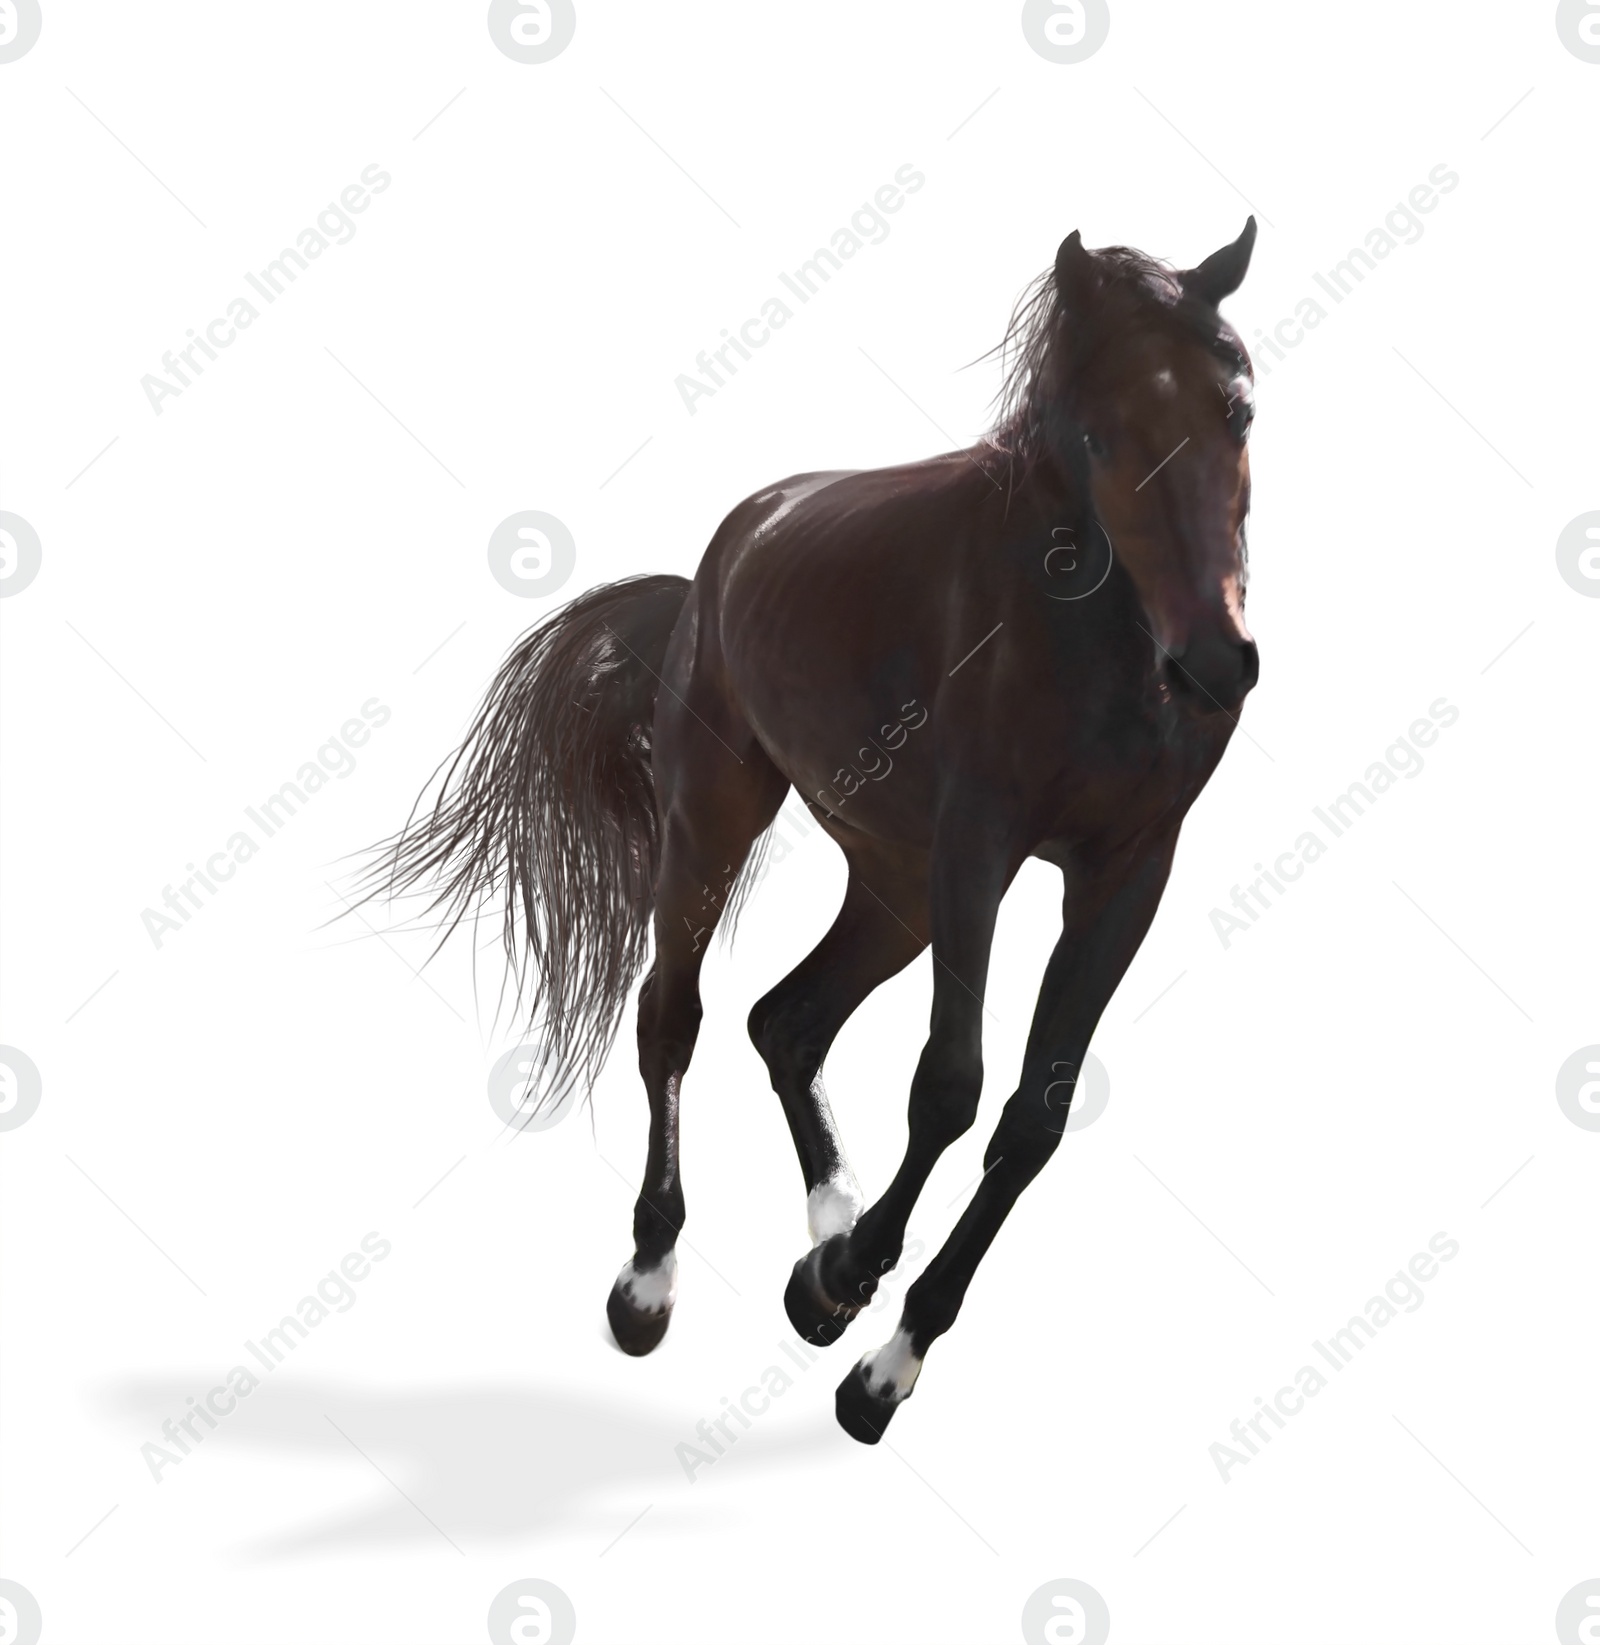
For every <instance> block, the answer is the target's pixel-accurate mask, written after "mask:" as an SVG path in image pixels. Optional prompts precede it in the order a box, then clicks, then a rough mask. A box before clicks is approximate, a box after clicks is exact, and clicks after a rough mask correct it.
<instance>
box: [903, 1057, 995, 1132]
mask: <svg viewBox="0 0 1600 1645" xmlns="http://www.w3.org/2000/svg"><path fill="white" fill-rule="evenodd" d="M982 1092H983V1058H982V1056H981V1055H980V1054H979V1053H978V1052H976V1051H967V1052H953V1051H950V1050H948V1049H944V1048H938V1049H936V1048H935V1046H934V1045H933V1042H932V1041H930V1042H929V1044H928V1047H927V1049H926V1050H924V1052H923V1054H922V1061H921V1062H920V1063H919V1064H918V1065H917V1073H916V1077H915V1078H914V1079H913V1080H912V1082H911V1126H912V1130H913V1132H916V1133H920V1134H921V1135H922V1136H924V1137H925V1138H926V1139H927V1140H928V1141H929V1142H930V1143H931V1144H932V1145H933V1146H934V1147H936V1148H939V1149H941V1150H942V1149H945V1148H948V1147H949V1146H950V1144H951V1143H953V1142H954V1141H955V1140H956V1139H957V1138H958V1137H961V1136H964V1135H965V1134H966V1133H967V1132H968V1131H970V1130H971V1129H972V1125H973V1122H974V1121H975V1120H976V1119H977V1117H978V1098H979V1097H980V1095H981V1094H982Z"/></svg>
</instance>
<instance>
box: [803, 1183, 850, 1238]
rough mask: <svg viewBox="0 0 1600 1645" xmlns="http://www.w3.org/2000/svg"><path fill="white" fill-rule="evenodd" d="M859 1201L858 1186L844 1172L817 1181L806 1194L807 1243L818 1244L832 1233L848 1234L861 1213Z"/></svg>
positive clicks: (830, 1236) (832, 1234) (832, 1235)
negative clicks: (824, 1180)
mask: <svg viewBox="0 0 1600 1645" xmlns="http://www.w3.org/2000/svg"><path fill="white" fill-rule="evenodd" d="M863 1203H864V1202H863V1200H862V1198H861V1188H860V1185H859V1184H858V1183H857V1182H856V1179H855V1178H854V1177H853V1176H852V1175H851V1174H850V1173H849V1172H848V1171H843V1172H840V1173H838V1174H837V1175H835V1176H832V1177H830V1178H829V1179H828V1180H827V1181H826V1182H819V1183H818V1184H817V1186H816V1187H815V1188H813V1189H812V1190H811V1192H810V1193H809V1194H808V1195H807V1196H806V1224H807V1226H808V1227H809V1229H810V1231H811V1243H812V1244H813V1245H821V1244H822V1243H823V1241H825V1240H829V1239H832V1238H833V1237H834V1235H835V1234H848V1233H849V1232H850V1230H851V1229H852V1228H854V1227H855V1225H856V1221H857V1219H858V1218H859V1217H860V1215H861V1212H862V1208H863Z"/></svg>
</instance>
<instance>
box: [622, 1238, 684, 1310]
mask: <svg viewBox="0 0 1600 1645" xmlns="http://www.w3.org/2000/svg"><path fill="white" fill-rule="evenodd" d="M617 1286H618V1288H619V1289H620V1290H621V1292H622V1294H623V1296H625V1297H626V1298H627V1299H628V1301H629V1302H630V1303H632V1304H633V1306H634V1307H635V1308H638V1309H640V1310H641V1311H643V1312H644V1313H647V1314H659V1313H660V1312H661V1311H662V1310H663V1309H665V1308H670V1307H671V1306H672V1305H673V1303H674V1302H675V1301H676V1300H677V1296H678V1254H677V1252H676V1251H668V1252H667V1254H666V1256H665V1257H664V1258H663V1259H662V1261H661V1266H660V1267H659V1268H646V1269H644V1270H642V1271H641V1270H639V1269H637V1268H635V1267H634V1266H633V1259H632V1257H630V1258H629V1259H628V1260H627V1261H626V1262H625V1263H623V1265H622V1272H621V1273H620V1274H618V1275H617Z"/></svg>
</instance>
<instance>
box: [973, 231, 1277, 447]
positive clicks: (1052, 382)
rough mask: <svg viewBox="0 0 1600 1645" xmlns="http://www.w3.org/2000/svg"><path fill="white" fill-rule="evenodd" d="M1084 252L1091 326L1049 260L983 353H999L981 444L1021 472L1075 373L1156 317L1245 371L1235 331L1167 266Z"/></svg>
mask: <svg viewBox="0 0 1600 1645" xmlns="http://www.w3.org/2000/svg"><path fill="white" fill-rule="evenodd" d="M1089 255H1090V256H1091V257H1092V258H1093V259H1094V263H1095V273H1096V275H1097V279H1098V283H1097V287H1096V295H1095V313H1094V319H1093V322H1092V323H1091V324H1087V325H1084V324H1081V323H1074V321H1073V320H1072V318H1071V316H1070V315H1069V314H1068V312H1067V308H1066V304H1065V302H1064V301H1063V298H1062V295H1061V291H1060V288H1059V287H1058V285H1057V284H1056V275H1055V267H1054V265H1052V266H1051V267H1049V268H1047V269H1046V270H1045V271H1044V272H1043V273H1042V274H1040V275H1039V276H1038V277H1037V278H1036V279H1034V280H1032V281H1031V282H1030V283H1029V284H1028V286H1027V288H1026V289H1025V290H1024V291H1023V293H1022V295H1021V296H1020V297H1019V298H1018V299H1017V303H1016V307H1015V308H1014V309H1013V310H1012V312H1011V321H1010V324H1009V325H1008V326H1007V327H1006V332H1005V335H1004V336H1003V337H1002V338H1001V339H1000V341H999V342H998V343H997V344H995V346H994V347H993V348H992V349H990V350H989V352H988V353H987V354H985V355H982V356H981V358H982V359H985V360H989V359H996V358H998V359H999V361H1000V366H1001V384H1000V390H999V392H998V393H997V394H996V395H995V399H994V422H993V424H992V426H991V427H990V429H989V431H988V433H987V434H985V435H984V436H983V440H982V443H983V444H985V445H987V446H989V447H991V448H992V449H993V450H995V451H997V452H999V453H1000V454H1001V455H1002V456H1004V457H1006V458H1008V459H1011V460H1014V461H1016V462H1020V463H1021V465H1022V467H1023V468H1024V470H1026V469H1028V468H1031V467H1032V465H1033V464H1034V463H1035V462H1036V461H1037V460H1038V458H1039V457H1040V456H1042V455H1043V454H1044V452H1045V450H1046V448H1047V447H1048V444H1049V430H1050V429H1051V428H1052V427H1059V426H1060V424H1061V422H1062V420H1063V419H1062V402H1063V399H1064V398H1065V390H1066V388H1067V385H1068V384H1069V383H1070V382H1071V381H1072V379H1073V378H1074V377H1076V375H1077V373H1078V372H1079V371H1080V370H1081V369H1082V368H1083V366H1084V365H1085V364H1086V363H1087V362H1088V361H1089V359H1091V358H1092V357H1093V355H1095V354H1096V353H1097V352H1098V351H1099V350H1100V349H1101V348H1103V347H1104V346H1106V345H1107V344H1108V343H1109V342H1111V341H1113V340H1115V339H1117V338H1120V337H1123V336H1126V335H1127V334H1128V333H1130V332H1132V331H1135V330H1145V331H1148V330H1149V329H1150V323H1151V321H1152V320H1153V319H1154V320H1155V321H1156V323H1157V324H1161V323H1163V321H1164V322H1165V324H1167V325H1168V326H1169V327H1170V326H1173V325H1176V326H1177V327H1178V328H1179V329H1181V330H1183V331H1185V332H1188V333H1189V334H1190V335H1192V336H1193V337H1195V338H1196V339H1197V340H1198V341H1200V342H1202V343H1204V344H1205V345H1206V346H1207V347H1209V348H1210V349H1211V350H1212V352H1213V353H1215V354H1218V355H1220V356H1221V357H1222V358H1223V359H1224V360H1226V361H1227V362H1228V363H1229V364H1233V365H1237V366H1238V367H1239V368H1240V369H1241V370H1246V371H1248V370H1249V359H1248V356H1246V354H1245V352H1244V348H1243V345H1242V344H1241V343H1240V342H1239V339H1238V337H1237V335H1236V334H1235V333H1234V331H1233V328H1232V327H1231V326H1229V325H1228V324H1227V323H1226V322H1225V321H1223V320H1222V319H1221V318H1220V317H1219V316H1218V314H1217V311H1216V310H1215V309H1214V308H1211V307H1209V306H1208V305H1206V304H1204V303H1202V302H1199V301H1197V300H1196V299H1194V298H1192V297H1189V296H1187V295H1186V294H1185V292H1184V289H1183V285H1182V283H1181V281H1180V279H1179V276H1178V271H1177V270H1176V269H1175V268H1174V267H1173V266H1172V265H1171V264H1170V263H1164V262H1162V261H1161V260H1160V259H1159V258H1157V257H1152V256H1150V255H1149V254H1148V253H1146V252H1143V251H1138V250H1136V249H1135V248H1134V247H1132V246H1104V247H1102V248H1101V249H1100V250H1098V251H1093V252H1090V254H1089Z"/></svg>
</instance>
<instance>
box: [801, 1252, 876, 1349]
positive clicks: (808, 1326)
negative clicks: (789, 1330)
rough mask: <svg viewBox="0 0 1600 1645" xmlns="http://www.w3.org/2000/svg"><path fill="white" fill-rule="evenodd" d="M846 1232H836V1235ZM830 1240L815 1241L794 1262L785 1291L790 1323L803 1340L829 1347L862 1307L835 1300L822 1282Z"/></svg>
mask: <svg viewBox="0 0 1600 1645" xmlns="http://www.w3.org/2000/svg"><path fill="white" fill-rule="evenodd" d="M844 1237H845V1236H843V1235H842V1234H836V1235H835V1236H834V1238H835V1239H842V1238H844ZM829 1243H830V1242H829V1241H826V1240H824V1241H823V1243H822V1244H821V1245H814V1246H812V1248H811V1249H810V1250H809V1251H808V1252H807V1253H806V1254H805V1255H804V1256H803V1257H801V1259H800V1260H799V1261H798V1262H797V1263H796V1264H795V1265H794V1272H793V1273H792V1274H790V1276H789V1284H788V1286H787V1288H786V1289H785V1290H784V1293H783V1311H784V1312H785V1313H786V1314H787V1315H788V1316H789V1323H790V1324H791V1325H792V1326H793V1327H794V1328H795V1330H796V1331H798V1332H799V1333H800V1338H801V1340H802V1341H803V1342H809V1343H810V1344H811V1345H812V1346H813V1347H816V1348H827V1347H830V1346H831V1345H832V1344H833V1343H835V1342H837V1341H838V1340H839V1338H840V1337H842V1336H843V1335H844V1328H845V1326H847V1325H848V1324H849V1323H850V1321H851V1320H853V1319H854V1318H855V1317H856V1315H857V1314H858V1313H860V1311H861V1310H860V1308H859V1307H854V1306H852V1305H851V1304H849V1303H845V1302H835V1301H834V1300H833V1299H832V1298H831V1297H830V1296H829V1295H828V1293H827V1291H826V1289H824V1287H823V1283H822V1253H823V1251H824V1250H825V1249H826V1248H827V1246H828V1244H829Z"/></svg>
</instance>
